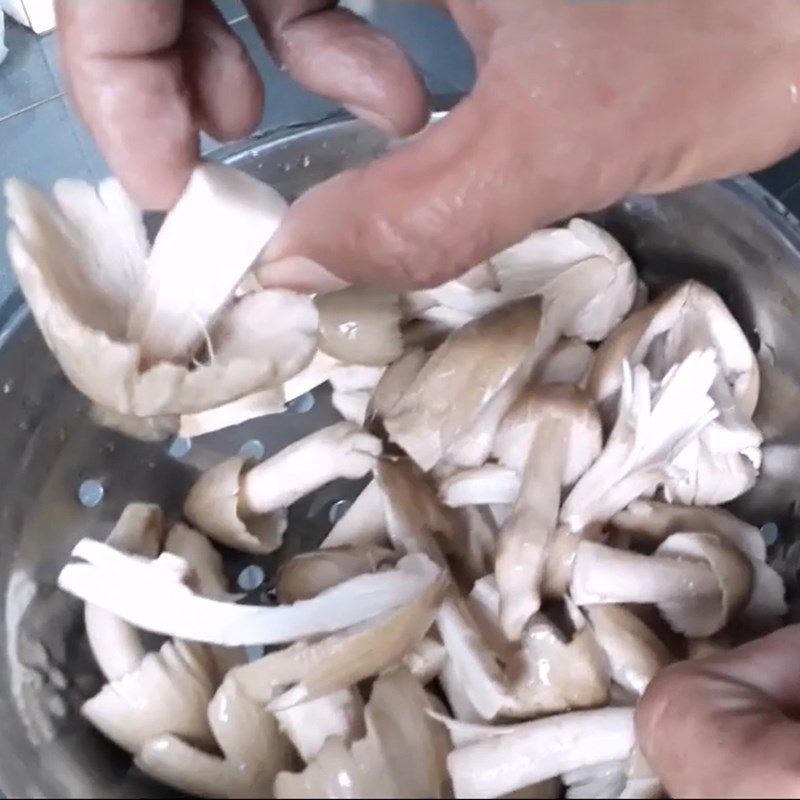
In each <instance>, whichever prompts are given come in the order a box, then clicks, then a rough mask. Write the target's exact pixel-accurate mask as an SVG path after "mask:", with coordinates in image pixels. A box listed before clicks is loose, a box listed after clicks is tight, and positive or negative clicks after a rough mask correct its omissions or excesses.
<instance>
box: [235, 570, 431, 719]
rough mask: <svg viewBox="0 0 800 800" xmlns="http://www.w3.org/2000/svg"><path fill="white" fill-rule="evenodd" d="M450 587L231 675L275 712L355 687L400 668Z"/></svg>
mask: <svg viewBox="0 0 800 800" xmlns="http://www.w3.org/2000/svg"><path fill="white" fill-rule="evenodd" d="M445 588H446V580H445V578H444V577H443V576H440V577H439V578H438V579H437V580H436V581H434V582H433V583H431V584H430V585H429V586H428V587H426V588H425V589H423V591H422V592H420V594H419V595H418V596H417V597H415V598H414V599H413V600H411V601H410V602H409V603H408V604H407V605H405V606H402V607H401V608H399V609H397V610H396V611H394V612H392V613H391V614H388V615H386V616H385V617H383V618H381V619H377V620H373V621H371V622H370V623H369V624H367V625H365V626H363V627H362V628H361V629H359V630H352V631H348V632H345V633H338V634H335V635H333V636H328V637H326V638H324V639H321V640H319V641H316V642H301V643H298V644H295V645H292V646H291V647H287V648H285V649H284V650H279V651H276V652H274V653H269V654H268V655H266V656H264V657H263V658H261V659H258V660H257V661H253V662H252V663H250V664H245V665H244V666H241V667H237V668H236V669H235V670H232V671H231V677H232V678H234V679H235V680H236V681H237V682H238V683H239V685H240V686H241V687H242V689H243V690H244V691H245V692H246V693H247V694H248V696H250V697H252V698H253V699H254V700H257V701H259V702H262V703H269V704H270V707H271V708H272V709H273V710H274V711H275V712H278V711H283V710H286V709H288V708H292V707H293V706H296V705H299V704H301V703H306V702H308V701H310V700H314V699H316V698H319V697H324V696H326V695H329V694H332V693H333V692H337V691H339V690H341V689H345V688H347V687H349V686H354V685H356V684H357V683H359V682H360V681H362V680H365V679H366V678H370V677H372V676H374V675H377V674H379V673H380V672H383V671H384V670H386V669H389V668H391V667H394V666H396V665H397V664H399V663H400V662H401V661H402V659H403V658H404V656H405V655H406V654H407V653H409V652H410V651H411V650H412V649H413V648H414V647H415V646H416V645H417V644H418V643H419V642H420V641H421V640H422V638H423V637H424V636H425V634H426V633H427V632H428V631H429V629H430V627H431V625H432V624H433V621H434V618H435V616H436V611H437V609H438V607H439V604H440V602H441V600H442V597H443V596H444V592H445Z"/></svg>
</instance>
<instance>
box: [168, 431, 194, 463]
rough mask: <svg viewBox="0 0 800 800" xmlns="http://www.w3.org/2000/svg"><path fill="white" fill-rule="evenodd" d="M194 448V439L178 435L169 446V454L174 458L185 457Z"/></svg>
mask: <svg viewBox="0 0 800 800" xmlns="http://www.w3.org/2000/svg"><path fill="white" fill-rule="evenodd" d="M191 449H192V440H191V439H185V438H183V437H182V436H177V437H176V438H174V439H173V440H172V442H170V445H169V447H168V448H167V455H168V456H171V457H172V458H185V457H186V456H187V455H188V454H189V451H190V450H191Z"/></svg>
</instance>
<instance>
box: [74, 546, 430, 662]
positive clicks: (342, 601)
mask: <svg viewBox="0 0 800 800" xmlns="http://www.w3.org/2000/svg"><path fill="white" fill-rule="evenodd" d="M73 556H74V557H75V558H78V559H83V562H78V563H71V564H67V566H65V567H64V569H63V570H62V571H61V574H60V575H59V579H58V580H59V586H60V587H61V588H62V589H63V590H64V591H66V592H69V593H70V594H73V595H75V596H77V597H80V598H81V599H82V600H84V601H86V602H88V603H94V604H95V605H99V606H101V607H102V608H105V609H106V610H107V611H110V612H111V613H113V614H116V615H117V616H119V617H122V618H123V619H125V620H127V621H128V622H130V623H131V624H132V625H135V626H136V627H138V628H142V629H143V630H148V631H151V632H153V633H160V634H162V635H166V636H175V637H177V638H179V639H187V640H190V641H197V642H208V643H211V644H219V645H225V646H228V647H236V646H240V645H241V646H246V645H255V644H279V643H281V642H291V641H295V640H297V639H303V638H307V637H309V636H320V635H323V634H325V633H332V632H335V631H338V630H343V629H345V628H348V627H350V626H352V625H357V624H359V623H362V622H367V621H368V620H371V619H374V618H375V617H379V616H380V615H382V614H385V613H388V612H391V611H393V610H395V609H397V608H400V607H402V606H404V605H406V604H408V603H409V602H411V600H412V599H414V598H415V597H417V596H418V595H420V594H421V593H422V592H424V590H425V589H426V588H428V587H430V586H431V585H432V584H434V583H435V582H436V581H437V579H438V578H439V575H440V572H441V570H440V569H439V568H438V567H436V566H435V565H434V564H433V563H432V562H431V561H430V559H429V558H427V557H425V556H424V555H412V556H406V557H405V558H403V559H401V560H400V562H399V563H398V565H397V567H396V568H395V569H393V570H387V571H385V572H379V573H374V574H369V575H359V576H357V577H355V578H351V579H350V580H348V581H345V582H344V583H341V584H339V585H338V586H335V587H333V588H332V589H329V590H327V591H325V592H322V593H321V594H320V595H318V596H317V597H315V598H314V599H312V600H303V601H299V602H297V603H294V604H292V605H288V606H270V607H264V606H250V605H237V604H235V603H226V602H220V601H218V600H210V599H208V598H204V597H200V596H198V595H197V594H195V593H194V592H192V591H191V589H190V588H189V587H188V586H187V585H186V581H187V580H188V579H190V578H191V569H190V568H189V565H188V564H187V563H186V562H185V561H184V560H183V559H181V558H178V557H177V556H173V555H172V554H170V553H164V554H162V555H161V556H159V558H158V559H156V560H155V561H150V560H147V559H142V558H134V557H133V556H128V555H125V554H123V553H119V552H117V551H116V550H114V549H113V548H111V547H108V545H104V544H101V543H99V542H95V541H92V540H90V539H83V540H81V541H80V542H78V544H77V545H76V546H75V548H74V550H73Z"/></svg>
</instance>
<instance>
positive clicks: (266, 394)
mask: <svg viewBox="0 0 800 800" xmlns="http://www.w3.org/2000/svg"><path fill="white" fill-rule="evenodd" d="M285 409H286V403H285V397H284V394H283V389H281V388H278V389H264V390H262V391H260V392H253V393H252V394H248V395H246V396H245V397H242V398H240V399H238V400H232V401H231V402H230V403H224V404H223V405H221V406H216V407H215V408H209V409H208V410H207V411H199V412H198V413H196V414H181V419H180V426H179V428H178V436H181V437H183V438H184V439H193V438H194V437H196V436H203V435H204V434H206V433H213V432H214V431H220V430H223V429H225V428H230V427H232V426H234V425H240V424H241V423H243V422H247V421H248V420H251V419H257V418H259V417H266V416H267V415H269V414H280V413H282V412H283V411H284V410H285Z"/></svg>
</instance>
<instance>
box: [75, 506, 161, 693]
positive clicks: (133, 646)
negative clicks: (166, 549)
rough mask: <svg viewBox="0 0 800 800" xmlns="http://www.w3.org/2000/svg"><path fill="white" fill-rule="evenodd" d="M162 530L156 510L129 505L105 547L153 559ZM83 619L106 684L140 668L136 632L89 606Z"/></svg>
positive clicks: (140, 652)
mask: <svg viewBox="0 0 800 800" xmlns="http://www.w3.org/2000/svg"><path fill="white" fill-rule="evenodd" d="M163 526H164V519H163V515H162V513H161V509H160V508H159V507H158V506H155V505H150V504H148V503H131V504H130V505H128V506H126V507H125V509H124V511H123V512H122V514H121V515H120V518H119V520H118V521H117V524H116V525H115V526H114V527H113V529H112V530H111V533H110V534H109V535H108V538H107V539H106V543H107V544H108V545H110V546H111V547H114V548H116V549H117V550H120V551H122V552H124V553H130V554H132V555H141V556H145V557H147V558H155V557H156V556H157V555H158V553H159V551H160V550H161V542H162V539H163V537H164V527H163ZM83 619H84V625H85V627H86V637H87V638H88V640H89V647H90V648H91V650H92V655H93V656H94V658H95V661H96V662H97V665H98V666H99V667H100V671H101V672H102V673H103V675H105V677H106V679H107V680H109V681H115V680H117V679H118V678H121V677H122V676H123V675H127V674H128V673H129V672H133V671H134V670H135V669H137V668H138V667H139V665H140V664H141V663H142V660H143V659H144V657H145V649H144V647H143V645H142V640H141V637H140V636H139V632H138V631H137V630H136V629H135V628H133V627H132V626H131V625H129V624H128V623H127V622H125V621H124V620H122V619H120V618H119V617H117V616H116V615H114V614H110V613H109V612H108V611H106V610H105V609H103V608H100V607H98V606H94V605H91V604H90V603H87V604H86V606H85V607H84V611H83Z"/></svg>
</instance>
